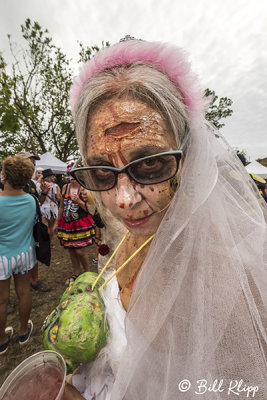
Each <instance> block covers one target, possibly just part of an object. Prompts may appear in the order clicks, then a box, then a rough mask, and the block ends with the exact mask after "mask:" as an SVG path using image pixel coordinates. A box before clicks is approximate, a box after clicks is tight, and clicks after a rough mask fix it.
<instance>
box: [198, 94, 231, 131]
mask: <svg viewBox="0 0 267 400" xmlns="http://www.w3.org/2000/svg"><path fill="white" fill-rule="evenodd" d="M205 96H206V97H209V98H210V99H211V103H210V106H209V108H208V110H207V112H206V119H207V120H208V121H210V122H212V123H213V125H214V126H216V128H218V129H220V128H222V127H223V126H224V125H225V124H223V123H221V122H220V121H221V119H222V118H227V117H229V116H230V115H232V113H233V110H232V109H231V108H230V107H231V105H232V104H233V101H232V100H231V99H229V98H228V97H221V98H220V99H219V101H218V96H216V94H215V91H214V90H213V91H212V90H210V89H206V90H205Z"/></svg>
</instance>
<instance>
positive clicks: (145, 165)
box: [128, 154, 178, 185]
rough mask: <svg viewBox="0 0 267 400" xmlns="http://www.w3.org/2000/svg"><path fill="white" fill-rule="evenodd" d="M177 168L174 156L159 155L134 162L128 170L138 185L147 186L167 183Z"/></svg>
mask: <svg viewBox="0 0 267 400" xmlns="http://www.w3.org/2000/svg"><path fill="white" fill-rule="evenodd" d="M177 168H178V162H177V160H176V157H175V156H174V155H170V154H167V155H161V156H153V157H149V158H147V159H145V160H142V161H138V160H137V161H136V163H134V164H132V165H131V166H130V167H129V168H128V172H129V174H130V175H131V177H132V178H133V179H134V180H135V181H136V182H138V183H141V184H144V185H149V184H156V183H159V182H164V181H167V180H168V179H170V178H172V177H173V176H174V175H175V174H176V172H177Z"/></svg>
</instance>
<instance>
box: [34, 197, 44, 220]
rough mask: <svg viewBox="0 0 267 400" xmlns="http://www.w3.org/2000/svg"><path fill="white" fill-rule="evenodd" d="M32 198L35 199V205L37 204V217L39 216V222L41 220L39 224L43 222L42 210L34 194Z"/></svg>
mask: <svg viewBox="0 0 267 400" xmlns="http://www.w3.org/2000/svg"><path fill="white" fill-rule="evenodd" d="M31 196H32V197H33V198H34V200H35V204H36V213H37V215H38V220H39V222H42V214H41V210H40V204H39V201H38V199H37V198H36V197H35V196H34V195H33V194H31Z"/></svg>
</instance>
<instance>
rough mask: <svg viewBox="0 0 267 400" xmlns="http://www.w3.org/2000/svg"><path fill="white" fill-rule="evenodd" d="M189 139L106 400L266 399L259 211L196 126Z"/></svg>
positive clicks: (262, 215)
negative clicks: (111, 391)
mask: <svg viewBox="0 0 267 400" xmlns="http://www.w3.org/2000/svg"><path fill="white" fill-rule="evenodd" d="M216 133H217V134H218V132H216ZM189 135H190V139H189V144H188V149H187V153H186V157H185V162H184V166H183V170H182V177H181V186H180V188H179V189H178V191H177V193H176V195H175V198H174V200H173V202H172V204H171V206H170V208H169V210H168V212H167V214H166V216H165V218H164V220H163V221H162V223H161V226H160V228H159V229H158V232H157V234H156V237H155V238H154V240H153V242H152V245H151V248H150V251H149V254H148V256H147V258H146V260H145V262H144V265H143V267H142V270H141V272H140V274H139V276H138V279H137V282H136V286H135V290H134V293H133V296H132V299H131V310H130V312H129V313H128V317H127V319H126V335H127V341H128V345H127V349H126V352H125V353H124V356H123V360H122V363H121V365H120V369H119V372H118V375H117V378H116V382H115V387H114V389H113V394H112V399H113V400H118V399H125V400H136V399H140V400H141V399H142V400H152V399H160V400H179V399H181V400H187V399H188V400H189V399H190V400H191V399H193V398H202V399H212V400H213V399H230V398H239V399H246V398H248V397H249V398H252V395H253V393H254V395H255V398H256V399H262V400H263V399H266V398H267V365H266V353H267V346H266V343H267V336H266V326H267V325H266V322H267V316H266V306H267V272H266V205H265V204H263V203H262V202H261V201H260V200H259V198H258V197H257V196H256V195H255V190H256V188H255V186H254V185H253V183H252V182H251V181H250V179H249V175H248V174H247V172H246V170H245V169H244V167H243V165H242V164H241V162H240V161H239V159H238V158H237V157H236V156H235V155H234V154H233V152H232V151H231V149H230V148H228V146H227V144H226V143H224V142H223V139H222V138H221V139H218V138H216V137H215V135H214V132H213V131H212V129H211V128H209V127H208V126H207V125H206V123H205V122H204V121H203V120H202V121H201V120H194V119H193V120H191V130H190V133H189ZM216 380H217V381H216ZM247 394H249V396H247Z"/></svg>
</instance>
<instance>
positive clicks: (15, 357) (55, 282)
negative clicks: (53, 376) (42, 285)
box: [0, 239, 97, 385]
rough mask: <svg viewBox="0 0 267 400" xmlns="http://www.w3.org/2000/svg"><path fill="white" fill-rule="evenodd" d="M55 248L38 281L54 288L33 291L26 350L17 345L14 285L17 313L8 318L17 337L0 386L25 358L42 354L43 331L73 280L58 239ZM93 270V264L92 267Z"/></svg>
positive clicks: (2, 366) (2, 364)
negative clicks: (66, 283) (67, 286)
mask: <svg viewBox="0 0 267 400" xmlns="http://www.w3.org/2000/svg"><path fill="white" fill-rule="evenodd" d="M53 244H54V245H55V246H56V248H55V249H52V262H51V265H50V267H46V266H45V265H43V264H41V263H39V277H40V279H42V280H44V281H45V282H46V283H48V284H49V285H51V288H52V290H51V292H47V293H40V292H36V291H34V290H33V291H32V312H31V319H32V321H33V325H34V327H33V333H32V337H31V339H30V341H29V342H28V343H27V344H25V345H24V346H20V345H19V343H18V333H17V332H18V324H19V323H18V311H17V309H18V307H17V298H16V294H15V291H14V285H13V282H12V285H11V303H12V304H14V305H15V307H16V310H15V312H14V313H13V314H9V315H8V319H7V326H10V325H11V326H13V328H14V335H13V338H12V340H11V343H10V345H9V348H8V351H7V353H6V354H4V355H2V356H0V385H2V383H3V382H4V380H5V378H6V377H7V376H8V375H9V373H10V372H11V371H12V370H13V369H14V368H15V367H16V366H17V365H18V364H20V363H21V362H22V361H23V360H24V359H25V358H27V357H29V356H30V355H32V354H34V353H37V352H38V351H41V350H43V343H42V332H41V327H42V325H43V321H44V320H45V318H46V316H47V315H48V314H50V313H51V311H52V310H53V309H54V308H55V307H56V306H57V305H58V303H59V299H60V297H61V295H62V293H63V292H64V290H65V285H64V282H65V280H66V279H67V278H68V277H69V276H71V274H72V268H71V262H70V259H69V255H68V252H67V251H66V250H64V249H63V248H62V247H61V246H60V245H59V243H58V240H57V239H55V240H54V242H53ZM87 249H88V257H89V259H90V260H92V258H93V257H95V246H94V245H93V246H91V247H88V248H87ZM91 266H92V263H91ZM92 271H94V272H97V271H96V267H95V266H92Z"/></svg>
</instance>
